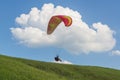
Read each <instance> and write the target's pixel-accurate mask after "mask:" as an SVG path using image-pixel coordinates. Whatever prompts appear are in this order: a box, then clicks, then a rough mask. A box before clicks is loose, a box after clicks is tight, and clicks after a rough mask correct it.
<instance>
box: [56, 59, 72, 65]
mask: <svg viewBox="0 0 120 80" xmlns="http://www.w3.org/2000/svg"><path fill="white" fill-rule="evenodd" d="M54 62H55V63H60V64H73V63H72V62H70V61H66V60H63V61H54Z"/></svg>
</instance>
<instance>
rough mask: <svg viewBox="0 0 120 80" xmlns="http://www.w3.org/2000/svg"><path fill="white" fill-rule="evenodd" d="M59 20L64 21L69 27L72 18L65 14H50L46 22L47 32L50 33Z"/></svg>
mask: <svg viewBox="0 0 120 80" xmlns="http://www.w3.org/2000/svg"><path fill="white" fill-rule="evenodd" d="M61 22H64V25H65V26H66V27H69V26H70V25H71V24H72V18H71V17H70V16H66V15H56V16H52V17H51V19H50V21H49V23H48V28H47V34H51V33H52V32H53V31H54V30H55V29H56V28H57V26H58V25H59V24H60V23H61Z"/></svg>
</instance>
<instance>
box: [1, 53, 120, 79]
mask: <svg viewBox="0 0 120 80" xmlns="http://www.w3.org/2000/svg"><path fill="white" fill-rule="evenodd" d="M0 80H120V70H115V69H110V68H103V67H95V66H78V65H65V64H57V63H48V62H40V61H34V60H27V59H20V58H13V57H7V56H3V55H0Z"/></svg>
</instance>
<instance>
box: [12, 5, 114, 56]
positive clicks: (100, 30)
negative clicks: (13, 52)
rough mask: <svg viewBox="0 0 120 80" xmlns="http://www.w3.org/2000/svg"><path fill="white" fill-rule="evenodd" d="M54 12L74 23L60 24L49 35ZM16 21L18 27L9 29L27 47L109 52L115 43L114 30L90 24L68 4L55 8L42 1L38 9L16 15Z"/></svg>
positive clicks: (73, 51)
mask: <svg viewBox="0 0 120 80" xmlns="http://www.w3.org/2000/svg"><path fill="white" fill-rule="evenodd" d="M53 15H68V16H71V17H72V20H73V23H72V25H71V26H70V27H69V28H66V27H64V24H63V23H61V24H60V25H59V26H58V27H57V29H56V30H55V31H54V33H53V34H52V35H47V34H46V30H47V25H48V22H49V19H50V18H51V16H53ZM16 23H17V24H19V25H20V27H18V28H14V27H13V28H11V32H12V34H13V36H14V37H15V38H16V39H18V40H19V42H20V43H22V44H25V45H27V46H30V47H39V46H44V45H45V46H48V45H54V46H56V47H61V48H64V49H66V50H67V51H69V52H71V53H76V54H79V53H89V52H101V51H109V50H111V49H112V48H113V47H114V45H115V43H116V41H115V39H114V37H113V34H114V32H113V31H112V30H111V29H110V28H109V26H108V25H105V24H102V23H101V22H98V23H93V25H92V27H89V25H88V24H87V23H85V22H84V21H82V16H81V15H80V13H78V12H77V11H74V10H72V9H70V8H68V7H67V8H64V7H62V6H56V7H54V5H53V4H51V3H50V4H44V5H43V7H42V8H41V9H38V8H36V7H33V8H32V9H31V11H30V12H29V13H28V14H21V15H20V16H19V17H17V18H16Z"/></svg>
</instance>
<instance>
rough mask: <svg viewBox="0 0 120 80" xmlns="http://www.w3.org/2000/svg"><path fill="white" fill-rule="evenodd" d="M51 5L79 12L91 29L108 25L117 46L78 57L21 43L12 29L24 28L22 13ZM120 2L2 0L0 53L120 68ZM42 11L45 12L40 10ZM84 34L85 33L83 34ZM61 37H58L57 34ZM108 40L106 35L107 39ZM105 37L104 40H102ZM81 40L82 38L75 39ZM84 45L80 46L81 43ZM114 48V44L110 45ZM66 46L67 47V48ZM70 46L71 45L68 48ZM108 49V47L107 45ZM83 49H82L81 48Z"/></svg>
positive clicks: (0, 6)
mask: <svg viewBox="0 0 120 80" xmlns="http://www.w3.org/2000/svg"><path fill="white" fill-rule="evenodd" d="M49 3H51V4H52V5H54V8H55V7H56V6H58V5H59V6H62V7H63V8H66V7H68V8H69V9H72V10H73V11H74V12H75V11H77V12H78V13H79V14H80V15H81V16H82V19H81V20H82V22H85V23H86V24H87V25H88V26H89V27H91V26H92V25H93V23H97V22H101V23H102V24H106V25H107V26H108V27H109V29H111V31H114V33H113V34H112V38H114V39H115V41H116V42H115V44H114V45H113V47H112V48H111V49H107V51H105V50H103V51H96V50H95V51H94V50H91V51H89V50H88V53H87V54H86V53H85V52H84V51H83V52H80V51H78V53H77V54H74V53H73V52H71V51H69V50H68V49H67V48H64V47H59V46H58V45H57V46H44V45H43V46H44V47H43V46H40V47H29V46H26V44H24V43H23V44H20V43H19V42H20V40H19V39H18V38H19V37H17V39H16V38H15V36H14V35H13V34H14V33H12V30H11V28H14V29H16V28H17V27H20V28H21V24H20V23H19V21H18V22H17V21H16V18H17V17H19V18H20V15H21V14H29V12H30V11H31V8H33V7H36V8H37V9H38V10H41V8H42V7H43V5H44V4H49ZM119 3H120V2H119V0H110V1H109V2H108V1H107V0H106V1H105V0H101V1H97V0H92V1H88V0H76V1H73V0H67V1H65V0H31V1H30V0H19V1H16V0H12V1H8V0H1V1H0V11H1V12H0V36H1V39H0V53H1V54H4V55H9V56H15V57H22V58H28V59H34V60H40V61H47V62H52V61H54V56H56V55H57V54H59V55H60V57H61V58H62V59H63V60H67V61H69V62H72V63H73V64H78V65H91V66H92V65H94V66H105V67H112V68H116V69H120V64H119V61H120V46H119V45H120V42H119V41H120V37H119V34H120V29H119V21H120V8H119V7H120V5H119ZM41 11H42V10H41ZM83 35H84V34H83ZM57 36H59V35H57ZM106 37H107V36H106ZM101 38H102V37H101ZM76 39H79V38H76ZM80 45H81V44H80ZM111 45H112V43H111ZM64 46H65V45H64ZM69 46H71V45H69ZM107 47H108V46H107ZM81 50H82V49H81Z"/></svg>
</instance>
